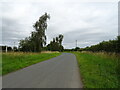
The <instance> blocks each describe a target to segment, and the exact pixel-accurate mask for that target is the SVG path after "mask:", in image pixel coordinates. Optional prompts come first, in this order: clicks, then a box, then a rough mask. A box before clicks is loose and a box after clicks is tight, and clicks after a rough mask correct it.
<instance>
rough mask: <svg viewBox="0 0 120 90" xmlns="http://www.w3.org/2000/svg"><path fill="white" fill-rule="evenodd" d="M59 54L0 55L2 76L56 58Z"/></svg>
mask: <svg viewBox="0 0 120 90" xmlns="http://www.w3.org/2000/svg"><path fill="white" fill-rule="evenodd" d="M60 54H61V53H22V52H21V53H20V52H19V53H13V52H11V53H2V75H5V74H7V73H10V72H13V71H16V70H18V69H21V68H24V67H27V66H30V65H32V64H36V63H38V62H42V61H45V60H48V59H50V58H53V57H56V56H58V55H60Z"/></svg>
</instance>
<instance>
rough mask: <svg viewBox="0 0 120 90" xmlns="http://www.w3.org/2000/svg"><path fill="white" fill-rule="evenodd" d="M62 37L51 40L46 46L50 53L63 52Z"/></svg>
mask: <svg viewBox="0 0 120 90" xmlns="http://www.w3.org/2000/svg"><path fill="white" fill-rule="evenodd" d="M62 41H63V35H61V34H60V35H59V36H58V37H56V38H53V41H51V42H50V44H48V45H47V49H48V50H50V51H63V50H64V47H63V46H62Z"/></svg>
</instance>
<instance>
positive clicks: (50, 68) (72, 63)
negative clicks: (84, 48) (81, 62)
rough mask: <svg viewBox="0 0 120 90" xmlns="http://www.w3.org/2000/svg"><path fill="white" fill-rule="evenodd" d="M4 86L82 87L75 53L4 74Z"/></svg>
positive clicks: (64, 54)
mask: <svg viewBox="0 0 120 90" xmlns="http://www.w3.org/2000/svg"><path fill="white" fill-rule="evenodd" d="M2 82H3V83H2V84H3V85H2V86H3V88H82V87H83V85H82V82H81V79H80V73H79V68H78V65H77V60H76V57H75V55H73V54H71V53H63V54H62V55H60V56H58V57H55V58H52V59H50V60H47V61H43V62H40V63H37V64H34V65H31V66H29V67H26V68H24V69H21V70H18V71H16V72H13V73H10V74H8V75H5V76H3V78H2Z"/></svg>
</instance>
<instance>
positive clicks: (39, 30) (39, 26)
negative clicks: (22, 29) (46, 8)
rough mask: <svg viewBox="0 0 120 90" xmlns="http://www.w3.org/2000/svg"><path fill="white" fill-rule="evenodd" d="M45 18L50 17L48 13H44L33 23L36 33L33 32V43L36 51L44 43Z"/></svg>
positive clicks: (39, 49)
mask: <svg viewBox="0 0 120 90" xmlns="http://www.w3.org/2000/svg"><path fill="white" fill-rule="evenodd" d="M47 19H50V15H48V14H47V13H45V14H44V15H42V16H41V17H40V18H39V20H38V21H36V23H35V24H34V25H33V27H34V28H35V30H36V33H35V43H36V51H37V52H39V51H41V48H42V47H43V46H44V45H46V35H45V30H46V29H47Z"/></svg>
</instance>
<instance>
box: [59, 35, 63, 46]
mask: <svg viewBox="0 0 120 90" xmlns="http://www.w3.org/2000/svg"><path fill="white" fill-rule="evenodd" d="M62 41H63V35H62V34H60V35H59V43H60V45H62Z"/></svg>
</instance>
